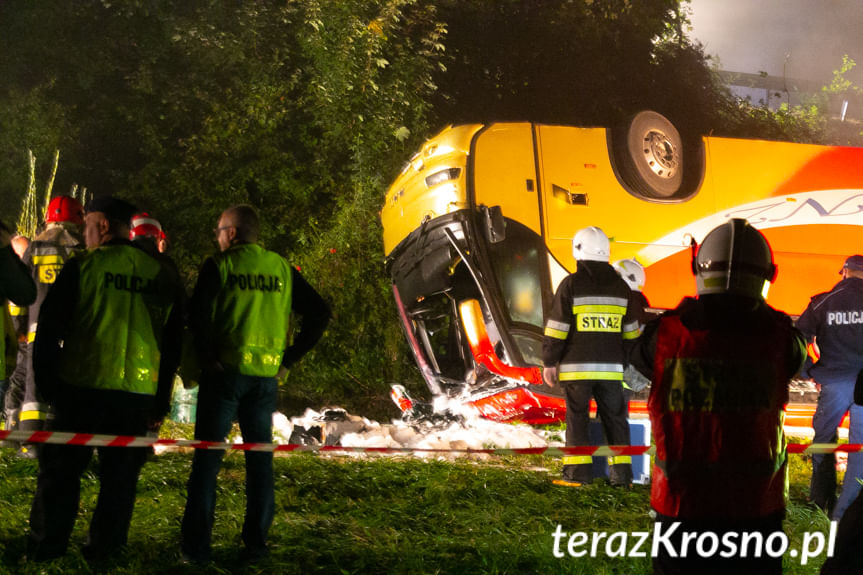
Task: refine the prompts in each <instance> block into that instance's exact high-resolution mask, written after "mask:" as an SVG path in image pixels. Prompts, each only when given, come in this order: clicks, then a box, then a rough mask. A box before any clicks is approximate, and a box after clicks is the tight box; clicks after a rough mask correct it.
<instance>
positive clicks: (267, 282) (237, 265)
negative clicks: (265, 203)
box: [212, 244, 291, 377]
mask: <svg viewBox="0 0 863 575" xmlns="http://www.w3.org/2000/svg"><path fill="white" fill-rule="evenodd" d="M214 260H215V262H216V266H217V267H218V269H219V276H220V279H221V289H220V290H219V294H218V296H217V297H216V300H215V302H214V305H213V312H212V313H213V315H212V326H213V329H214V330H215V332H216V333H215V334H214V335H215V341H216V344H217V346H218V352H219V361H220V362H221V363H222V365H224V366H226V367H228V368H230V369H233V370H236V371H237V372H238V373H240V374H243V375H256V376H264V377H273V376H275V375H276V373H277V372H278V371H279V366H280V365H281V363H282V356H283V354H284V351H285V345H286V343H287V336H288V326H289V321H290V314H291V266H290V265H289V264H288V262H287V261H286V260H285V259H284V258H283V257H282V256H280V255H279V254H277V253H274V252H271V251H268V250H265V249H264V248H262V247H261V246H259V245H257V244H239V245H236V246H232V247H230V248H228V249H227V250H225V251H224V252H222V253H220V254H218V255H216V256H214Z"/></svg>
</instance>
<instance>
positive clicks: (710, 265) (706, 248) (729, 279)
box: [692, 218, 776, 298]
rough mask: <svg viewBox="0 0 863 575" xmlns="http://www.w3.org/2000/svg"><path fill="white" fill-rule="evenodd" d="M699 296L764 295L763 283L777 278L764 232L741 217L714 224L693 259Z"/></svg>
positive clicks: (693, 269) (693, 271)
mask: <svg viewBox="0 0 863 575" xmlns="http://www.w3.org/2000/svg"><path fill="white" fill-rule="evenodd" d="M692 273H694V274H695V283H696V289H697V290H698V295H705V294H714V293H735V294H740V295H746V296H751V297H757V298H761V297H764V293H765V287H766V282H773V280H775V279H776V264H774V263H773V252H772V251H771V249H770V244H768V243H767V239H766V238H765V237H764V235H763V234H762V233H761V232H759V231H758V230H756V229H755V228H753V227H752V226H751V225H749V222H747V221H746V220H744V219H739V218H735V219H732V220H729V221H727V222H726V223H724V224H722V225H720V226H717V227H715V228H714V229H713V230H711V231H710V233H708V234H707V236H706V237H705V238H704V241H703V242H701V246H700V247H699V248H698V253H697V254H696V255H695V258H693V260H692Z"/></svg>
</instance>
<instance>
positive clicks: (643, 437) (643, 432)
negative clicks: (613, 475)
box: [588, 418, 650, 485]
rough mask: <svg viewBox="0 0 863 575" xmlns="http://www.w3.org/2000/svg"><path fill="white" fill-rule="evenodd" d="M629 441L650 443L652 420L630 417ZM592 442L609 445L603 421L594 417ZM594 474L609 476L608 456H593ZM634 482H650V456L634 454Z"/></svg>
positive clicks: (590, 433) (638, 443)
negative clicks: (603, 428)
mask: <svg viewBox="0 0 863 575" xmlns="http://www.w3.org/2000/svg"><path fill="white" fill-rule="evenodd" d="M628 421H629V443H630V444H631V445H650V420H649V419H646V418H645V419H629V420H628ZM588 433H589V436H590V443H591V444H592V445H607V444H608V442H607V441H606V440H605V434H604V433H603V432H602V422H601V421H599V420H598V419H595V418H592V419H591V420H590V428H589V431H588ZM593 476H594V477H605V478H608V458H606V457H594V458H593ZM632 482H633V483H641V484H645V485H646V484H648V483H650V456H649V455H633V456H632Z"/></svg>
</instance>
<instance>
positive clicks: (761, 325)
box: [635, 294, 801, 519]
mask: <svg viewBox="0 0 863 575" xmlns="http://www.w3.org/2000/svg"><path fill="white" fill-rule="evenodd" d="M642 337H643V338H645V343H644V345H646V346H651V345H652V346H654V349H655V352H654V353H655V355H654V356H653V359H652V361H653V365H652V366H651V368H652V371H653V386H652V388H651V391H650V398H649V400H648V411H649V413H650V418H651V427H652V429H653V430H654V437H655V441H656V448H657V453H656V461H657V465H656V468H655V471H654V477H653V480H652V482H653V488H652V499H651V503H652V506H653V507H654V509H656V510H657V511H658V512H659V513H661V514H663V515H667V516H670V517H675V518H680V519H702V518H710V519H717V518H728V519H738V518H757V517H764V516H768V515H770V514H772V513H777V512H781V511H782V510H783V509H784V507H785V491H784V487H783V486H784V481H785V474H786V469H785V468H786V464H787V462H786V458H785V440H784V435H783V433H782V420H783V416H782V414H783V411H784V406H785V404H786V403H787V401H788V381H789V380H790V378H791V377H792V376H793V375H794V373H795V371H796V369H797V368H798V367H799V364H800V361H801V357H800V356H795V355H794V354H792V353H790V352H791V351H793V350H794V349H795V347H794V344H793V342H794V341H795V338H797V337H798V336H797V334H796V330H794V328H793V325H792V322H791V318H790V317H788V316H787V315H785V314H784V313H781V312H778V311H776V310H774V309H773V308H771V307H770V306H768V305H767V304H766V303H764V302H763V301H761V300H756V299H753V298H748V297H742V296H735V295H731V294H725V295H719V294H717V295H706V296H702V297H699V298H698V299H691V298H687V299H686V300H684V301H683V302H681V304H680V305H679V306H678V307H677V308H676V309H674V310H671V311H669V312H667V313H665V314H663V316H662V317H661V318H659V319H658V320H656V321H654V322H651V323H650V324H648V327H647V328H646V329H645V333H644V334H643V336H642ZM657 348H659V349H657ZM635 361H637V360H635Z"/></svg>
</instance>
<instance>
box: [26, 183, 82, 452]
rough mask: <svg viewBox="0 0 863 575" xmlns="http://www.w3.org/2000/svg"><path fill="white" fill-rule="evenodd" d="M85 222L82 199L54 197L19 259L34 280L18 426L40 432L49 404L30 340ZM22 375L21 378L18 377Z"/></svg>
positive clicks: (30, 449) (79, 246)
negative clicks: (41, 226)
mask: <svg viewBox="0 0 863 575" xmlns="http://www.w3.org/2000/svg"><path fill="white" fill-rule="evenodd" d="M83 225H84V208H83V206H81V202H79V201H78V200H76V199H75V198H72V197H69V196H57V197H56V198H54V199H52V200H51V201H50V202H49V203H48V209H47V210H46V212H45V229H44V231H42V232H41V233H39V234H37V235H36V237H35V238H34V239H33V241H32V242H30V246H29V247H28V248H27V250H26V251H25V252H24V255H23V256H22V258H21V259H22V260H23V261H24V263H25V264H26V265H27V267H28V268H30V273H31V274H32V275H33V281H35V282H36V301H35V302H33V304H32V305H31V306H30V307H29V308H28V309H27V312H26V316H25V317H26V323H27V345H26V347H25V349H24V353H23V354H21V356H20V358H19V362H20V363H21V364H22V365H21V366H20V367H21V368H20V369H19V370H17V373H16V375H15V377H14V378H13V385H18V386H21V385H23V399H22V403H21V411H20V412H19V414H18V420H19V423H18V429H20V430H21V431H40V430H42V429H43V428H44V427H45V420H46V418H47V417H48V416H49V413H50V406H49V405H48V403H47V402H45V401H44V399H43V398H42V397H41V396H40V394H39V393H38V392H37V391H36V380H35V377H34V375H33V369H32V366H31V356H32V353H33V340H34V339H35V337H36V328H37V326H38V320H39V310H40V309H41V307H42V302H43V301H45V296H46V295H48V290H49V289H50V288H51V286H53V285H54V281H55V280H56V279H57V275H58V274H59V273H60V270H61V269H63V264H65V263H66V260H68V259H69V258H70V257H72V255H74V254H75V253H77V252H78V251H80V250H82V249H83V247H84V246H83V239H82V238H81V226H83ZM22 375H23V381H21V380H19V379H18V378H19V377H20V376H22ZM18 455H19V456H20V457H35V449H34V446H31V445H26V444H25V445H22V446H21V448H20V449H19V450H18Z"/></svg>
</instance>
